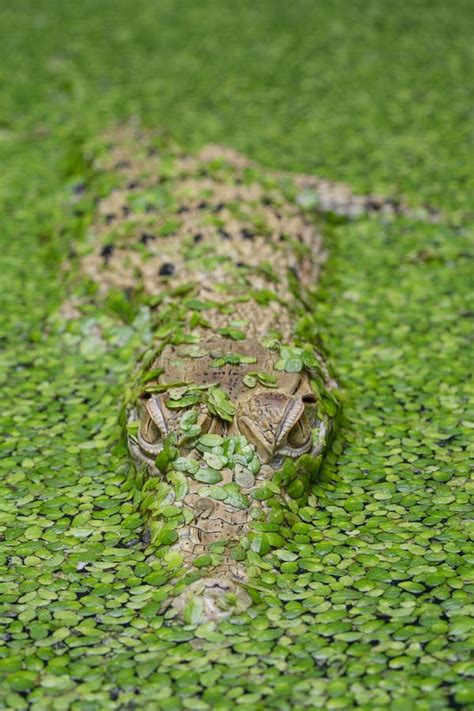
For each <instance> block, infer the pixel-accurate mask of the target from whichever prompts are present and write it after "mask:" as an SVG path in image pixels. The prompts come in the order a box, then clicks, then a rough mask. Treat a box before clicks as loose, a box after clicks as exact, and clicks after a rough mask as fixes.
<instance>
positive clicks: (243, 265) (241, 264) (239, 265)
mask: <svg viewBox="0 0 474 711" xmlns="http://www.w3.org/2000/svg"><path fill="white" fill-rule="evenodd" d="M235 266H236V267H239V268H240V269H241V268H242V267H246V266H248V265H247V264H245V262H236V265H235Z"/></svg>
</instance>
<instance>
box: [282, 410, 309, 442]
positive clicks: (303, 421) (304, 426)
mask: <svg viewBox="0 0 474 711" xmlns="http://www.w3.org/2000/svg"><path fill="white" fill-rule="evenodd" d="M310 437H311V428H310V426H309V423H308V419H307V417H306V414H305V413H303V415H302V416H301V417H300V419H299V420H298V422H297V423H296V425H295V426H294V427H292V429H291V430H290V431H289V432H288V435H287V438H286V443H287V445H288V447H292V448H294V449H299V448H300V447H304V445H305V444H307V442H308V440H309V438H310Z"/></svg>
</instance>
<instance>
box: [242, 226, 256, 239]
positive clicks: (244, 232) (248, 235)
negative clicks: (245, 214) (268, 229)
mask: <svg viewBox="0 0 474 711" xmlns="http://www.w3.org/2000/svg"><path fill="white" fill-rule="evenodd" d="M240 235H241V237H242V239H254V237H255V234H254V233H253V232H252V231H251V230H248V229H247V228H246V227H244V229H243V230H240Z"/></svg>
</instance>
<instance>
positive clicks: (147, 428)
mask: <svg viewBox="0 0 474 711" xmlns="http://www.w3.org/2000/svg"><path fill="white" fill-rule="evenodd" d="M140 436H141V438H142V439H143V441H144V442H147V443H148V444H157V442H159V441H160V440H161V439H162V436H163V435H162V432H161V430H160V428H159V427H158V425H156V424H155V422H153V420H152V419H151V417H144V418H143V420H142V421H141V423H140Z"/></svg>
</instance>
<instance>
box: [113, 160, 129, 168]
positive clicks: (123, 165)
mask: <svg viewBox="0 0 474 711" xmlns="http://www.w3.org/2000/svg"><path fill="white" fill-rule="evenodd" d="M115 168H116V169H117V170H122V169H123V168H130V163H129V162H128V160H119V161H118V162H117V163H116V164H115Z"/></svg>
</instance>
